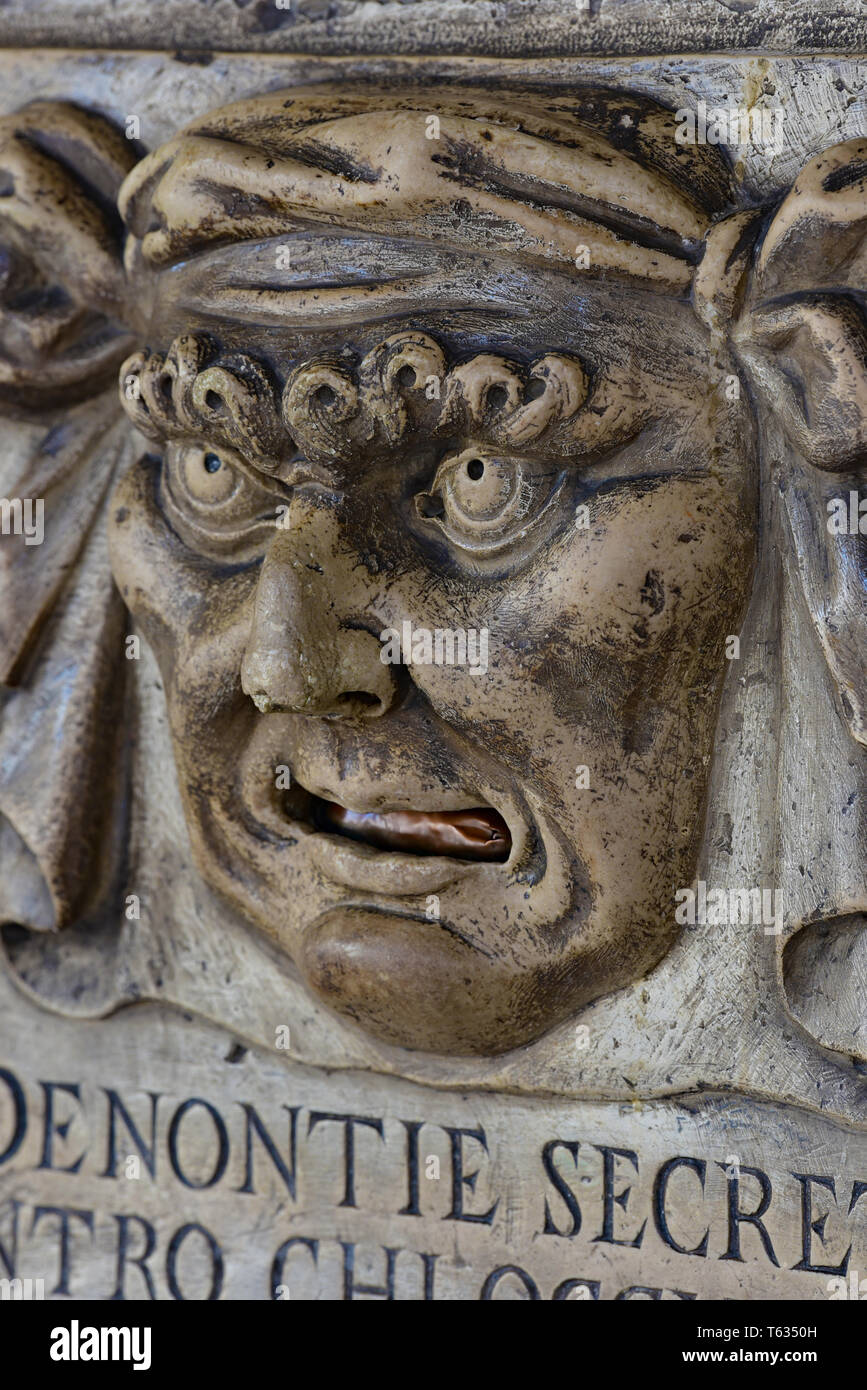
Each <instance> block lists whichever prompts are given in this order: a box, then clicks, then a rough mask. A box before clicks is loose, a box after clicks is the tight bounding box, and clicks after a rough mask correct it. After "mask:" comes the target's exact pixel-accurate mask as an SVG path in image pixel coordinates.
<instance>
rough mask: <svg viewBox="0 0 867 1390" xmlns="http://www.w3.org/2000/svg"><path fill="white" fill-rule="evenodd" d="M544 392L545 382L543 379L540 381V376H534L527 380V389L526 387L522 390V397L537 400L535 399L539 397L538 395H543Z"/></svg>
mask: <svg viewBox="0 0 867 1390" xmlns="http://www.w3.org/2000/svg"><path fill="white" fill-rule="evenodd" d="M544 394H545V383H544V381H542V379H541V377H538V376H534V377H533V379H532V381H529V382H528V383H527V389H526V391H525V392H524V399H525V400H528V401H537V400H538V399H539V397H540V396H544Z"/></svg>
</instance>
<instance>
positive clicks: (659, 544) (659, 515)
mask: <svg viewBox="0 0 867 1390" xmlns="http://www.w3.org/2000/svg"><path fill="white" fill-rule="evenodd" d="M647 298H648V305H649V304H650V297H649V296H648V297H647ZM653 303H654V304H656V303H658V300H654V301H653ZM599 312H600V313H601V312H602V311H601V310H600V311H599ZM647 313H648V314H649V315H653V314H656V315H657V319H658V321H657V322H655V324H654V327H653V330H652V331H651V332H649V335H648V336H649V339H650V340H651V341H649V342H648V343H647V344H646V345H641V344H638V343H636V345H635V346H634V347H631V348H630V347H629V346H628V344H626V341H625V339H624V338H623V336H622V335H618V334H617V332H616V331H615V330H611V331H609V333H608V334H607V335H602V334H600V333H599V332H598V331H594V330H595V328H596V327H597V326H596V325H594V322H593V314H592V313H589V312H588V314H587V316H586V317H587V319H588V325H587V329H586V332H585V333H584V335H582V337H580V338H579V337H577V336H576V337H575V339H574V340H573V341H572V342H570V343H569V344H568V355H564V354H563V353H559V355H557V354H554V353H552V352H551V349H552V347H556V348H557V349H558V352H559V350H560V349H562V348H563V344H562V343H558V344H554V345H552V344H551V342H550V341H549V340H548V339H547V337H546V338H545V339H542V340H537V341H535V342H532V341H527V342H526V343H525V344H524V345H523V350H521V351H520V352H519V353H518V354H517V355H516V356H515V357H514V358H510V356H509V354H508V353H505V354H501V355H499V356H495V355H494V354H491V353H485V354H478V353H476V354H472V353H470V352H468V351H467V349H466V346H465V345H463V344H460V345H458V346H457V347H456V346H455V345H454V344H450V343H449V342H447V341H445V340H444V335H442V334H441V333H440V334H438V335H436V336H431V335H429V334H427V333H425V332H421V331H420V326H419V325H415V326H414V329H413V331H411V332H405V333H403V334H402V335H401V334H396V335H395V334H393V335H391V337H390V338H388V337H386V336H385V335H383V333H382V330H381V329H380V330H378V331H374V330H373V329H369V328H368V329H362V330H360V331H359V332H358V333H357V334H354V335H353V336H352V339H351V340H350V341H344V343H343V344H341V345H335V349H336V350H338V352H339V350H340V349H341V348H342V352H343V355H342V356H339V355H338V356H337V357H335V355H334V353H332V354H331V355H330V356H321V355H320V356H318V357H316V356H314V359H313V360H312V361H311V360H309V359H308V360H307V361H305V362H302V363H301V365H300V366H299V365H298V364H297V360H296V361H295V362H293V359H292V357H291V355H289V354H286V355H285V356H281V355H280V354H279V353H269V356H268V361H267V367H266V368H265V369H263V366H262V362H261V356H259V357H257V355H256V350H257V346H258V344H257V341H256V337H255V334H254V333H253V332H250V333H249V335H248V337H247V339H246V340H245V341H244V342H243V344H242V345H241V346H242V347H243V350H244V353H246V354H248V356H247V358H246V359H243V361H242V359H241V358H240V357H239V356H238V351H237V349H238V346H239V345H238V344H237V343H235V344H233V351H234V356H231V355H224V357H223V358H220V357H219V355H218V356H217V358H216V359H214V351H215V350H214V349H213V347H210V348H209V347H207V346H203V345H202V344H201V343H199V344H198V345H197V344H196V342H195V341H194V340H192V339H190V338H187V339H185V340H184V341H183V342H182V343H181V344H180V347H178V345H176V346H175V348H174V349H173V350H172V351H171V352H170V353H169V355H168V358H167V359H166V360H165V361H164V359H163V358H162V357H157V358H151V359H150V361H146V359H145V358H144V357H142V358H140V359H139V360H138V362H137V363H134V364H133V366H134V367H135V368H136V370H137V371H138V379H140V381H141V384H142V402H143V403H144V404H145V408H146V407H147V404H148V403H149V406H150V409H149V412H148V415H149V423H150V426H151V427H152V428H151V430H150V432H151V433H153V434H156V435H159V434H160V429H159V428H158V426H159V421H160V419H162V420H164V421H168V422H169V424H168V425H166V426H165V427H164V428H163V429H162V435H163V437H164V441H165V442H164V444H163V446H162V448H161V450H160V453H159V456H156V455H154V456H149V457H146V458H145V459H143V460H142V462H141V463H140V464H139V465H138V466H137V467H136V468H134V469H133V470H132V471H131V472H130V473H129V474H128V475H127V477H126V478H125V479H124V480H123V481H122V483H121V484H120V486H119V487H118V489H117V492H116V495H115V497H114V499H113V504H112V518H113V519H112V523H111V525H112V535H111V541H112V553H113V567H114V572H115V577H116V580H117V583H118V585H119V587H120V589H121V591H122V593H123V595H124V597H125V601H126V602H127V604H128V605H129V607H130V608H131V610H132V612H133V614H134V615H135V617H136V618H137V620H138V621H139V623H140V625H141V628H142V630H143V632H144V633H145V635H146V637H147V638H148V640H149V641H150V642H151V644H152V645H153V647H154V649H155V651H156V653H157V657H158V660H159V664H160V668H161V671H162V674H163V677H164V681H165V688H166V695H167V701H168V709H169V716H170V722H171V729H172V735H173V739H174V746H175V754H176V759H177V764H178V770H179V776H180V783H181V787H182V790H183V794H184V802H185V808H186V814H187V818H188V822H189V827H190V831H191V836H192V843H193V849H194V853H195V856H196V859H197V863H198V865H199V867H200V870H201V872H202V873H203V875H204V876H205V878H206V879H207V880H208V881H209V882H210V883H211V884H212V885H213V886H214V887H215V888H216V889H218V890H219V891H220V892H221V893H222V894H223V895H225V896H226V897H228V898H229V899H230V901H231V902H232V903H233V904H234V905H235V907H236V908H237V911H238V912H239V914H240V915H241V916H242V917H243V918H244V919H246V920H248V921H252V922H255V923H257V924H258V925H259V926H260V927H262V928H263V929H264V930H265V931H266V932H267V933H268V934H269V935H270V936H271V937H272V938H273V940H274V941H275V942H276V943H277V944H278V946H279V947H281V948H282V949H283V950H285V951H286V952H288V954H289V955H290V957H291V958H292V960H293V961H294V963H295V965H296V967H297V969H298V970H299V972H300V973H301V975H302V977H303V978H304V979H305V981H306V982H307V984H308V986H309V987H310V989H311V990H313V991H314V992H315V993H316V994H317V995H318V996H319V997H320V998H321V999H323V1000H324V1001H326V1002H327V1003H328V1004H329V1005H330V1006H331V1007H333V1008H334V1009H336V1010H338V1011H339V1012H340V1013H341V1014H343V1015H345V1016H347V1017H349V1018H351V1019H353V1020H356V1021H357V1022H358V1023H359V1024H360V1025H361V1026H362V1027H363V1028H364V1029H366V1030H368V1031H369V1032H371V1033H373V1034H375V1035H376V1036H377V1037H379V1038H380V1039H382V1040H385V1041H387V1042H389V1043H395V1044H399V1045H401V1046H404V1047H409V1048H421V1049H425V1050H430V1051H437V1052H444V1053H481V1054H493V1053H496V1052H500V1051H503V1050H505V1049H508V1048H510V1047H514V1046H516V1045H519V1044H521V1043H524V1042H527V1041H528V1040H530V1039H532V1038H534V1037H536V1036H538V1035H539V1034H541V1033H542V1032H544V1031H545V1030H546V1029H548V1028H549V1027H551V1026H552V1025H554V1024H555V1023H556V1022H558V1021H560V1020H561V1019H563V1018H564V1017H566V1016H568V1015H570V1014H572V1013H574V1012H575V1011H576V1010H577V1009H578V1008H579V1007H580V1006H581V1005H582V1004H584V1003H585V1002H587V1001H588V1000H591V999H593V998H595V997H596V996H598V995H600V994H602V993H605V992H608V991H610V990H612V989H615V988H617V987H619V986H622V985H624V984H625V983H627V982H629V981H631V980H634V979H636V978H638V977H639V976H640V975H641V974H642V973H643V972H645V971H646V970H647V969H648V968H649V967H650V966H651V965H652V964H654V963H655V962H656V961H657V960H658V959H659V957H660V956H661V955H662V954H663V953H664V952H665V950H666V948H667V946H668V945H669V943H670V941H671V938H672V936H673V932H674V902H675V899H674V892H675V889H676V888H677V887H679V886H683V885H687V884H689V882H690V881H691V879H692V877H693V875H694V868H695V858H696V852H697V847H698V844H699V842H700V838H701V831H702V826H703V810H704V800H705V793H706V785H707V774H708V763H709V759H710V755H711V751H712V745H713V737H714V726H715V717H716V712H717V704H718V696H719V691H720V686H721V681H722V676H723V673H724V669H725V666H726V659H725V639H726V636H727V635H728V634H733V633H737V631H738V627H739V622H740V618H741V614H742V608H743V604H744V600H745V596H746V594H747V592H748V588H749V580H750V572H751V566H752V557H753V545H754V533H755V514H754V508H755V497H754V491H753V487H754V483H753V472H752V465H751V460H750V432H749V428H748V426H747V424H746V416H745V414H744V413H743V411H742V409H741V407H740V406H739V405H738V404H736V403H735V404H728V403H726V402H725V400H724V397H723V394H722V391H720V393H719V395H718V396H717V397H716V399H715V400H714V398H711V404H710V406H709V403H708V402H709V393H708V392H707V390H706V389H704V390H698V389H695V381H694V378H696V377H697V376H700V375H701V374H702V373H703V374H704V380H705V383H706V380H707V374H708V373H709V372H710V370H711V369H710V367H709V365H708V358H707V349H706V346H705V343H704V338H703V330H700V328H699V326H698V325H697V324H695V323H694V321H693V320H692V318H691V311H690V310H689V309H688V308H686V306H681V305H678V306H663V307H662V308H661V309H660V308H654V309H651V308H650V307H648V308H647ZM663 313H664V314H665V316H666V317H665V319H664V320H663V319H662V318H659V316H660V315H661V314H663ZM663 322H666V323H667V324H668V329H667V338H666V337H665V332H666V330H665V329H664V327H663ZM515 332H516V334H520V333H523V334H524V335H525V337H526V334H527V329H526V327H523V328H520V329H519V328H517V327H516V329H515ZM660 335H663V336H660ZM539 336H540V338H541V335H539ZM209 353H210V354H211V356H210V358H209V357H208V354H209ZM528 356H529V358H530V360H529V362H528ZM457 359H460V362H461V363H462V364H463V365H462V366H461V367H459V368H458V369H457V370H456V369H455V361H456V360H457ZM209 360H210V361H211V362H213V361H214V360H216V362H217V371H216V374H215V372H214V370H213V369H210V370H209V368H208V366H207V365H206V364H207V362H208V361H209ZM534 361H535V365H534ZM220 362H222V367H220V365H219V364H220ZM239 363H241V365H238V364H239ZM359 363H360V365H359ZM233 364H234V365H233ZM383 364H385V365H383ZM582 364H583V365H582ZM374 368H375V369H376V370H375V371H374ZM585 368H586V373H587V375H586V376H585V375H584V372H585ZM666 372H667V373H668V375H669V377H670V378H672V379H676V378H678V376H679V381H678V384H677V385H676V386H672V385H671V381H669V383H668V390H667V393H666V392H664V388H663V385H662V382H661V380H660V378H661V377H664V375H665V373H666ZM266 375H267V377H268V379H269V382H270V384H269V385H268V386H267V387H265V386H262V383H263V382H264V381H265V379H266ZM251 381H258V382H259V387H257V388H256V389H257V390H258V391H259V397H258V399H259V400H260V402H261V399H262V398H263V392H264V395H265V396H267V397H268V399H269V401H270V400H271V399H272V398H273V399H274V400H275V401H276V400H277V399H278V398H279V395H280V391H281V388H283V384H284V382H285V383H286V385H285V389H283V394H282V399H283V411H282V426H281V425H280V423H279V421H278V422H277V423H275V419H274V418H272V416H270V415H268V412H267V411H265V412H264V413H261V414H260V417H259V423H257V424H255V425H254V426H252V427H248V423H247V424H245V426H244V428H245V430H246V435H244V434H239V433H238V431H237V429H236V430H235V433H234V436H233V433H232V429H233V428H234V427H233V426H232V420H233V419H241V418H243V419H244V420H245V421H247V422H248V421H249V411H248V414H247V415H246V416H243V417H242V414H240V413H239V407H238V401H240V400H241V399H242V397H243V399H244V400H246V401H248V402H249V399H250V391H251V388H250V386H249V383H250V382H251ZM432 381H435V383H436V384H435V385H434V386H432V385H431V382H432ZM191 382H192V383H194V384H193V385H192V387H191V386H190V383H191ZM245 382H246V383H247V385H246V386H245V385H244V383H245ZM196 383H197V384H196ZM260 388H261V389H260ZM172 391H174V393H175V395H174V400H175V403H176V404H177V405H178V409H177V411H175V412H174V413H173V412H172V410H171V409H170V408H168V407H166V405H165V402H166V401H167V400H168V398H169V395H170V394H171V392H172ZM185 392H186V395H184V393H185ZM432 392H433V399H432V400H431V399H430V396H431V393H432ZM437 392H439V399H437V398H436V393H437ZM161 393H162V394H161ZM588 396H589V402H590V404H591V406H592V404H593V403H594V402H596V401H604V402H605V405H604V408H601V409H597V410H596V411H593V410H592V409H591V410H589V411H588V409H587V399H588ZM183 400H186V402H187V404H186V406H184V405H183V403H182V401H183ZM635 401H637V402H639V405H638V406H637V407H634V408H632V410H631V413H630V410H629V409H628V408H627V407H629V406H633V403H634V402H635ZM625 417H628V425H627V427H625V428H624V426H623V419H624V418H625ZM209 421H212V422H213V423H212V424H209ZM227 421H228V422H229V425H228V427H227V425H226V422H227ZM395 421H397V424H396V425H395ZM389 422H390V423H389ZM600 422H601V423H600ZM290 426H291V429H290V428H289V427H290ZM281 428H282V430H283V434H282V436H281ZM618 431H619V434H620V436H623V435H625V436H626V437H625V438H623V439H622V442H620V443H618V442H617V441H618ZM233 437H234V439H235V440H236V445H235V447H231V446H229V445H228V444H227V443H226V440H227V438H228V439H231V438H233ZM239 440H240V441H241V447H238V445H237V441H239ZM245 441H246V442H245ZM612 446H613V447H612ZM281 451H282V457H279V455H280V454H281ZM567 453H568V454H569V455H570V456H569V457H568V458H567V457H565V455H566V454H567ZM275 517H276V518H277V524H275ZM406 625H410V626H409V629H407V626H406ZM410 632H411V633H412V635H413V636H412V643H414V645H409V646H404V647H401V644H400V642H399V641H398V642H395V641H394V640H392V641H391V644H390V646H388V639H389V636H392V637H393V634H394V633H397V634H400V636H401V637H402V638H404V640H406V638H407V637H409V635H410ZM420 632H421V634H422V635H421V636H419V633H420ZM425 632H427V633H429V634H430V638H429V639H426V638H425V636H424V633H425ZM437 632H439V633H440V634H443V633H448V634H460V633H461V632H463V633H466V634H467V637H468V645H469V651H468V654H467V657H466V658H465V660H464V664H458V660H459V658H460V655H461V652H460V649H459V647H458V646H457V645H456V646H455V657H456V658H457V660H456V661H455V664H448V661H447V657H448V649H447V646H446V645H445V644H446V643H447V642H448V641H449V638H448V637H444V638H442V637H441V643H440V650H439V656H440V660H439V661H437V659H436V657H437V646H436V634H437ZM454 640H455V641H456V643H457V641H458V640H459V638H457V637H456V638H455V639H454ZM428 641H429V645H428ZM485 641H487V653H486V655H487V660H486V661H485V660H484V642H485ZM474 644H475V645H474ZM389 654H391V655H392V656H394V655H395V654H397V658H398V660H397V663H396V664H395V663H394V662H393V661H392V662H387V661H385V660H383V657H385V656H387V655H389ZM408 655H411V656H413V657H414V658H415V659H414V660H413V661H412V662H411V663H407V661H406V657H407V656H408ZM431 656H432V657H433V659H432V660H430V659H428V660H425V658H426V657H427V658H429V657H431ZM419 657H421V658H422V660H421V661H419V659H418V658H419ZM401 658H403V659H401ZM485 667H486V669H485ZM287 784H289V785H287ZM341 808H345V809H344V810H341ZM347 811H348V812H351V813H356V814H355V815H350V816H347V815H346V814H345V812H347ZM470 811H472V812H481V813H482V814H480V815H475V816H474V817H468V816H467V815H466V813H467V812H470ZM462 812H463V813H464V814H463V815H461V814H460V813H462ZM365 813H366V818H364V817H365ZM404 813H411V815H410V817H409V818H407V817H406V816H405V814H404ZM418 813H428V814H430V813H435V814H434V817H433V821H432V822H431V821H427V820H425V819H424V818H423V817H422V818H420V819H419V818H418ZM500 818H501V819H500ZM503 823H504V825H503ZM419 827H420V828H419ZM347 832H351V833H347ZM489 837H493V839H492V841H491V842H488V843H484V842H485V841H488V840H489ZM479 840H481V842H482V843H479ZM443 848H444V849H445V851H446V852H435V851H437V850H439V851H442V850H443Z"/></svg>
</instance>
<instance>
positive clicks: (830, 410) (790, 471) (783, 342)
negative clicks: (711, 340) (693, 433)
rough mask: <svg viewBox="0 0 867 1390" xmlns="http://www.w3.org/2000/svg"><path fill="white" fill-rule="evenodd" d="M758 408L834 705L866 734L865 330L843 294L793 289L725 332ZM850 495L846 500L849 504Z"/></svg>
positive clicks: (856, 733) (855, 730) (861, 737)
mask: <svg viewBox="0 0 867 1390" xmlns="http://www.w3.org/2000/svg"><path fill="white" fill-rule="evenodd" d="M733 337H734V341H735V344H736V347H737V350H738V352H739V354H740V356H741V357H742V358H743V360H744V361H745V363H746V364H747V366H748V368H749V370H750V374H751V376H752V379H753V382H754V384H755V385H756V386H758V387H760V391H759V396H760V401H759V405H760V409H761V410H764V411H766V412H768V413H770V414H771V415H772V416H774V417H775V418H776V420H777V421H778V423H779V425H780V426H781V428H782V433H783V436H784V439H785V440H786V441H787V442H788V444H789V446H790V448H791V455H790V457H789V458H788V459H787V461H786V463H785V464H784V465H783V466H782V468H781V471H780V477H779V488H780V492H781V494H782V507H783V511H784V514H785V517H786V520H787V523H788V530H789V534H790V545H789V546H788V556H787V558H788V563H789V568H790V572H792V573H793V574H794V575H796V576H797V579H798V581H799V584H800V588H801V590H802V592H803V595H804V598H805V601H806V604H807V607H808V609H809V612H810V616H811V618H812V620H813V624H814V626H815V629H816V632H817V634H818V637H819V640H820V642H821V644H822V649H823V651H824V653H825V658H826V660H827V662H828V668H829V670H830V672H831V675H832V677H833V679H834V683H835V686H836V688H837V692H838V695H839V699H840V708H841V712H842V714H843V716H844V718H845V720H846V722H847V724H848V725H849V728H850V731H851V733H852V735H853V737H854V738H856V739H857V740H858V741H859V742H861V743H867V668H865V654H867V605H865V602H864V589H865V584H867V515H862V512H861V505H860V504H861V500H862V498H863V497H864V495H865V489H864V486H863V484H864V478H865V464H867V329H865V323H864V319H863V316H862V313H861V311H860V309H859V307H858V306H857V304H856V302H855V300H854V299H851V298H849V297H848V296H847V295H845V294H814V295H797V296H792V297H791V298H790V299H788V300H774V301H771V303H769V304H762V305H760V306H759V307H758V308H756V309H754V310H753V311H752V312H751V313H748V314H747V315H746V316H745V317H744V319H742V321H741V323H740V324H739V325H738V326H737V328H736V330H735V333H734V335H733ZM853 499H854V504H853Z"/></svg>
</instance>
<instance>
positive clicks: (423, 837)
mask: <svg viewBox="0 0 867 1390" xmlns="http://www.w3.org/2000/svg"><path fill="white" fill-rule="evenodd" d="M283 810H284V813H285V814H286V815H287V816H288V817H289V818H290V819H292V820H295V821H305V822H306V823H307V824H308V825H310V826H312V827H313V828H314V829H315V830H319V831H323V832H325V833H326V834H329V835H341V836H343V837H344V838H345V839H349V840H355V841H357V842H358V843H360V844H365V845H371V846H372V847H373V848H375V849H382V850H392V851H397V852H399V853H402V854H415V855H439V856H443V857H445V858H449V859H464V860H471V861H477V862H485V863H494V864H502V863H504V862H505V861H506V860H507V859H508V857H509V855H510V853H511V850H512V836H511V834H510V832H509V827H508V826H507V825H506V822H505V821H504V820H503V817H502V816H501V815H500V814H499V812H498V811H495V810H494V809H493V808H492V807H490V806H478V807H473V808H472V809H470V810H463V811H351V810H349V809H348V808H347V807H346V806H341V805H340V803H339V802H337V801H325V800H324V799H323V798H322V797H319V796H316V795H314V793H313V792H309V791H307V790H306V788H304V787H302V786H301V784H300V783H299V782H293V784H292V787H291V788H289V789H288V790H287V791H285V792H284V793H283Z"/></svg>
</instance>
